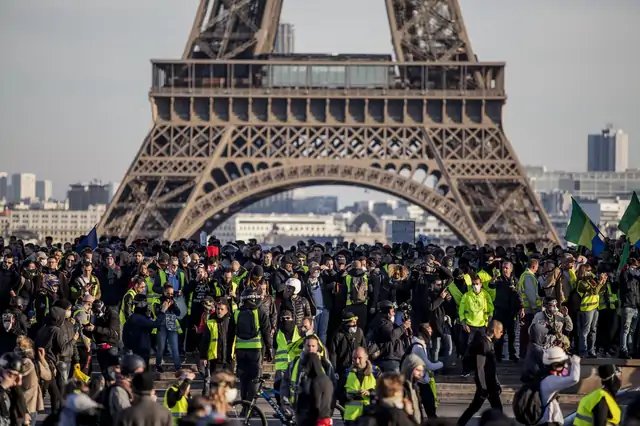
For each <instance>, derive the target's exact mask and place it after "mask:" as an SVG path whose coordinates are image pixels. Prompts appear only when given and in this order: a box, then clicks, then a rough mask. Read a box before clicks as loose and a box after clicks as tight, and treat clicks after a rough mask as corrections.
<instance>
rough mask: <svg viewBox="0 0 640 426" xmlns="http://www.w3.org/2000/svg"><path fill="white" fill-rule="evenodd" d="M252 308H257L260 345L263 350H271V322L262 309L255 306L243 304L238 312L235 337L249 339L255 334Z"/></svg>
mask: <svg viewBox="0 0 640 426" xmlns="http://www.w3.org/2000/svg"><path fill="white" fill-rule="evenodd" d="M253 309H257V310H258V320H259V323H260V330H258V335H259V336H260V337H261V338H262V345H263V348H264V349H265V352H270V351H271V346H272V343H273V342H272V339H271V323H270V321H269V317H268V316H267V314H266V313H264V311H261V310H260V309H259V308H257V307H253V306H243V307H242V308H240V311H239V313H238V323H237V324H236V339H238V338H241V339H250V338H253V337H254V336H255V331H256V330H255V320H254V318H253V313H252V312H251V311H252V310H253Z"/></svg>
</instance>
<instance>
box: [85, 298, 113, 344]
mask: <svg viewBox="0 0 640 426" xmlns="http://www.w3.org/2000/svg"><path fill="white" fill-rule="evenodd" d="M94 325H95V328H94V329H93V331H91V332H89V333H91V334H92V335H93V340H94V341H95V342H96V344H98V345H99V344H101V343H107V344H109V345H111V346H117V345H118V341H119V340H120V319H119V318H118V314H117V313H116V312H115V311H114V310H113V309H111V308H109V307H107V308H106V312H105V314H104V315H103V316H102V318H96V319H95V321H94ZM85 333H87V332H86V331H85Z"/></svg>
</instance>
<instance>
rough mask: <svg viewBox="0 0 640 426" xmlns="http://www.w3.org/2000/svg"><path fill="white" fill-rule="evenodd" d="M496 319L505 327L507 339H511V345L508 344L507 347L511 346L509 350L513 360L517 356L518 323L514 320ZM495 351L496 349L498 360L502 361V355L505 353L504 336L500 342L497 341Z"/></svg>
mask: <svg viewBox="0 0 640 426" xmlns="http://www.w3.org/2000/svg"><path fill="white" fill-rule="evenodd" d="M495 319H497V320H498V321H500V322H501V323H502V325H503V326H504V334H506V335H507V338H508V339H509V343H508V344H507V346H509V348H508V349H509V357H511V358H513V357H515V356H516V355H517V354H516V323H515V321H514V320H513V318H511V319H505V318H499V317H496V318H495ZM495 349H496V358H497V359H502V358H503V355H502V354H503V353H504V335H503V336H502V337H501V338H500V340H496V341H495Z"/></svg>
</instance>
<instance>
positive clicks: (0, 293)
mask: <svg viewBox="0 0 640 426" xmlns="http://www.w3.org/2000/svg"><path fill="white" fill-rule="evenodd" d="M19 282H20V275H19V274H18V271H17V270H16V268H15V267H12V268H9V269H5V267H4V266H3V265H0V308H1V309H4V308H6V307H8V306H9V299H10V296H9V293H11V290H15V289H17V287H18V283H19Z"/></svg>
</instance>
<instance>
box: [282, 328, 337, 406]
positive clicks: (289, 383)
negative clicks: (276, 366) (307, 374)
mask: <svg viewBox="0 0 640 426" xmlns="http://www.w3.org/2000/svg"><path fill="white" fill-rule="evenodd" d="M309 354H315V355H317V356H318V357H319V358H320V362H321V364H322V368H323V370H324V372H325V374H326V375H327V376H328V377H329V378H331V380H332V381H334V380H335V371H334V368H333V366H332V365H331V363H330V362H329V360H327V358H326V357H325V356H323V355H322V354H321V353H320V339H319V338H318V336H316V335H314V334H312V335H309V336H306V337H304V345H303V347H302V352H301V353H300V355H299V356H297V357H295V358H294V359H293V360H292V361H291V362H290V363H289V366H288V368H287V371H286V372H285V373H284V376H283V377H282V383H281V384H280V398H281V404H282V407H283V409H284V410H285V411H288V412H291V411H292V407H293V408H296V402H297V396H298V393H299V388H298V386H299V384H300V372H301V370H303V369H304V367H305V365H306V361H307V358H308V355H309ZM334 386H335V382H334Z"/></svg>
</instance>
